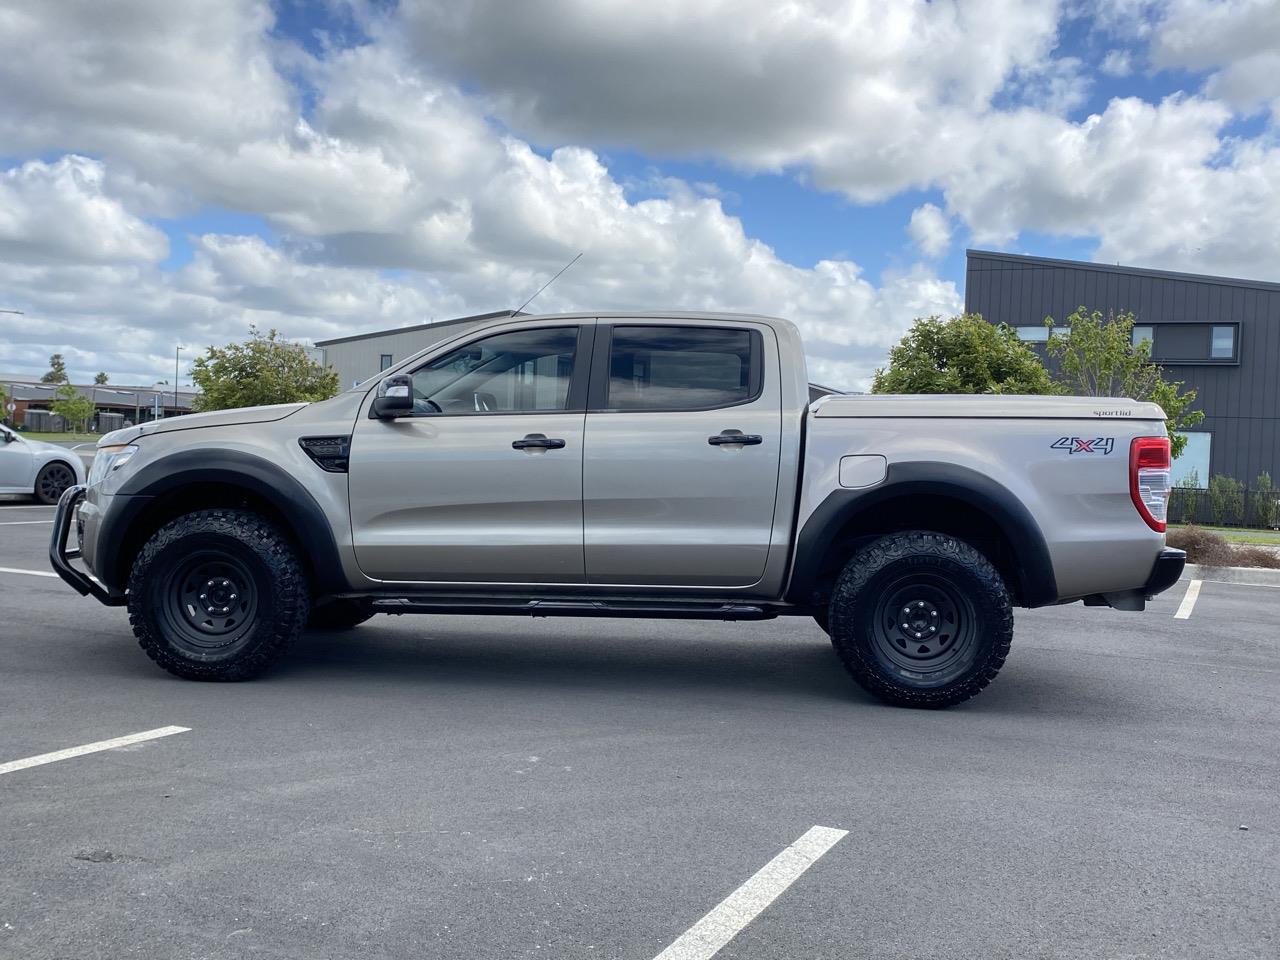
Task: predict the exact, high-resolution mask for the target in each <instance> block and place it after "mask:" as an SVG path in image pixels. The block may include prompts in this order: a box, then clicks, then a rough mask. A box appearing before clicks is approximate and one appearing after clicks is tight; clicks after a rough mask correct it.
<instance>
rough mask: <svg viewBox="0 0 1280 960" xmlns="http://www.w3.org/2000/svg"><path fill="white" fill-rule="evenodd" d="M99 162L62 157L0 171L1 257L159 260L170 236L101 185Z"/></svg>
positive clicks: (68, 260)
mask: <svg viewBox="0 0 1280 960" xmlns="http://www.w3.org/2000/svg"><path fill="white" fill-rule="evenodd" d="M103 180H104V171H103V165H102V164H101V163H99V162H97V161H94V160H89V159H87V158H85V157H77V156H66V157H63V158H62V159H61V160H58V161H57V162H56V163H52V164H49V163H43V162H41V161H39V160H32V161H30V162H29V163H25V164H23V165H22V166H20V167H15V168H13V169H11V170H4V171H0V260H10V261H25V262H35V263H47V262H59V263H106V262H112V261H122V260H145V261H154V260H161V259H163V258H164V257H166V256H167V255H168V252H169V241H168V239H167V238H166V237H165V235H164V234H163V233H162V232H161V231H159V230H157V229H156V228H155V227H153V226H151V225H149V224H147V223H145V222H144V221H142V220H140V219H139V218H138V217H135V216H133V215H132V214H131V213H129V212H128V211H126V210H125V208H124V206H123V205H122V204H121V203H120V201H119V200H117V199H115V198H114V197H110V196H107V195H106V194H105V193H104V190H103Z"/></svg>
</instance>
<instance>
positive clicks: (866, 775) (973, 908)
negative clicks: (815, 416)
mask: <svg viewBox="0 0 1280 960" xmlns="http://www.w3.org/2000/svg"><path fill="white" fill-rule="evenodd" d="M51 516H52V510H51V509H50V508H44V507H35V506H30V505H27V504H22V503H18V502H13V503H5V504H0V637H3V642H2V643H0V650H2V651H3V656H4V665H3V669H2V670H0V771H6V772H0V956H3V957H13V958H23V960H27V958H32V960H34V958H41V957H57V958H72V957H74V958H88V957H103V958H125V957H147V958H157V957H163V958H173V960H177V958H221V957H253V956H262V957H273V958H277V957H298V958H309V960H310V958H327V957H333V958H359V960H375V958H391V957H397V958H399V957H415V958H420V957H450V958H453V957H457V958H482V957H483V958H488V957H494V958H507V957H619V958H634V960H652V958H655V957H657V956H659V955H660V954H662V955H663V956H664V957H665V958H667V960H686V958H691V957H702V956H710V955H711V954H710V953H709V952H707V951H709V950H713V949H714V946H715V944H716V942H717V941H716V937H717V936H719V937H721V939H724V934H726V933H729V934H732V932H733V931H734V930H735V929H736V930H738V932H737V933H736V935H734V936H731V939H728V942H727V943H725V944H724V945H723V946H722V947H721V948H720V949H719V952H718V953H715V956H717V957H739V958H777V957H805V958H853V957H875V958H880V957H885V958H889V957H893V958H898V957H903V958H935V957H937V958H951V957H956V958H977V957H982V958H1002V957H1009V958H1013V957H1017V958H1024V957H1037V958H1038V957H1073V958H1074V957H1089V958H1146V957H1170V958H1173V957H1176V958H1188V957H1191V958H1199V957H1206V958H1209V957H1212V958H1234V957H1275V956H1277V955H1278V954H1280V937H1278V935H1277V925H1278V922H1280V921H1278V919H1277V918H1278V908H1277V902H1278V901H1280V896H1278V895H1280V842H1278V841H1277V827H1278V825H1280V824H1278V820H1280V816H1278V815H1280V682H1278V681H1280V634H1278V633H1277V630H1276V622H1277V619H1278V615H1280V588H1267V587H1253V586H1242V585H1234V584H1224V583H1213V582H1205V583H1204V584H1203V586H1202V588H1201V590H1200V592H1199V595H1198V597H1197V598H1196V599H1195V603H1194V606H1193V607H1192V608H1191V609H1190V610H1189V611H1186V607H1187V605H1186V604H1185V603H1184V602H1183V601H1184V597H1185V594H1186V588H1187V584H1186V583H1185V582H1184V583H1182V584H1179V585H1177V586H1176V587H1175V588H1174V589H1173V590H1171V591H1170V592H1169V593H1167V594H1165V595H1164V596H1162V597H1161V598H1158V599H1157V600H1156V601H1155V602H1154V603H1152V604H1150V605H1149V607H1148V610H1147V612H1146V613H1145V614H1124V613H1117V612H1114V611H1110V610H1098V609H1085V608H1084V607H1082V606H1080V605H1074V606H1069V607H1060V608H1051V609H1045V610H1034V611H1018V614H1017V634H1016V639H1015V643H1014V652H1013V655H1012V656H1011V658H1010V661H1009V663H1008V665H1007V667H1006V668H1005V670H1004V672H1003V673H1002V675H1001V677H1000V678H999V679H998V680H997V681H996V683H995V684H994V685H993V686H992V687H991V688H990V689H989V690H988V691H987V692H985V693H984V694H983V695H982V696H980V697H979V698H977V699H976V700H974V701H972V702H970V703H968V704H965V705H962V706H960V707H957V708H953V709H950V710H946V711H941V712H920V711H911V710H903V709H895V708H891V707H886V706H882V705H880V704H878V703H876V702H874V701H872V700H871V699H870V698H869V697H868V696H867V695H865V694H864V693H863V692H862V691H861V690H860V688H858V687H857V686H855V685H854V684H853V682H852V681H851V680H849V679H848V678H847V677H846V675H845V674H844V672H843V671H842V669H841V668H840V665H839V663H838V662H837V660H836V658H835V655H834V654H833V652H832V651H831V649H830V646H829V644H828V642H827V640H826V637H825V636H824V635H823V634H822V633H821V632H820V631H819V630H818V629H817V627H815V626H814V625H813V624H812V623H811V622H810V621H809V620H807V619H798V618H790V619H780V620H777V621H773V622H770V623H764V624H730V623H688V622H679V621H657V622H640V621H621V620H617V621H615V620H596V621H591V620H536V621H530V620H524V619H507V618H501V619H498V618H493V619H482V618H481V619H477V618H466V617H438V618H425V617H404V618H390V617H378V618H375V619H374V620H372V621H370V622H369V623H367V624H365V625H363V626H361V627H359V628H357V629H356V630H354V631H350V632H347V633H316V634H311V635H308V636H307V637H305V638H304V640H303V642H302V643H301V644H300V645H299V647H298V648H297V649H296V650H295V651H294V653H293V654H292V656H291V657H290V659H289V660H288V661H287V663H286V664H285V665H284V666H283V667H282V668H280V669H279V670H277V671H275V672H274V673H272V674H271V675H270V676H268V677H267V678H264V679H261V680H258V681H254V682H251V683H245V684H238V685H212V684H197V683H189V682H183V681H181V680H177V679H174V678H172V677H170V676H169V675H167V674H165V673H162V672H161V671H159V670H158V669H157V668H155V667H154V666H153V665H152V664H151V663H150V661H148V660H147V659H146V657H145V656H144V655H143V654H142V653H141V651H140V650H138V648H137V647H136V645H135V644H134V641H133V638H132V636H131V634H130V632H129V628H128V623H127V616H126V614H125V612H124V611H123V610H120V609H107V608H104V607H101V606H99V605H98V604H96V603H95V602H93V601H91V600H88V599H82V598H80V597H78V596H77V595H76V594H75V593H74V592H73V591H71V589H70V588H68V587H66V586H65V585H64V584H63V583H62V582H61V581H60V580H57V579H55V578H53V577H51V576H48V577H46V576H36V575H32V574H31V573H26V572H15V571H34V572H36V573H42V572H46V571H47V570H48V566H47V561H46V560H45V548H46V543H47V539H48V536H49V532H50V529H51V528H50V524H49V522H48V521H49V519H50V518H51ZM1180 607H1181V608H1183V609H1184V612H1187V613H1188V615H1187V616H1186V618H1185V619H1177V618H1175V616H1174V614H1175V612H1176V611H1177V610H1178V609H1179V608H1180ZM174 726H176V727H182V728H186V729H185V730H184V731H182V732H171V733H170V734H169V735H164V736H157V737H156V738H154V739H149V740H146V741H143V742H139V743H134V744H132V745H128V746H123V747H119V748H116V749H111V750H100V751H97V752H91V753H86V754H84V755H79V756H74V757H70V758H68V759H63V760H58V761H56V762H48V763H42V764H40V765H37V766H26V767H20V768H16V769H6V766H5V764H6V762H8V763H9V764H10V765H12V761H18V760H22V759H24V758H30V757H35V756H37V755H41V754H45V753H49V752H53V751H60V750H64V749H67V748H72V747H77V746H81V745H85V744H92V743H96V742H99V741H104V740H110V739H113V738H117V737H124V736H127V735H130V734H135V733H139V732H146V731H155V730H159V729H162V728H166V727H174ZM814 827H822V828H831V829H828V830H826V831H817V832H814V831H813V830H812V828H814ZM1245 828H1247V829H1245ZM843 831H847V833H843ZM793 845H796V846H793ZM775 858H777V859H775ZM767 864H771V866H770V867H769V869H767V870H764V871H762V872H761V873H760V875H759V877H757V879H756V880H754V881H752V882H751V883H748V881H749V878H752V877H753V875H756V874H757V871H761V868H763V867H765V866H766V865H767ZM744 884H747V888H746V892H745V893H742V894H735V891H738V890H739V888H740V887H742V886H743V885H744ZM726 899H727V900H728V903H727V905H726V906H725V907H724V908H722V909H721V908H717V905H718V904H721V902H722V901H726ZM717 909H719V912H716V911H717ZM708 914H711V915H712V916H711V918H710V919H709V920H707V921H705V922H703V923H702V924H701V925H699V923H700V921H702V920H703V918H704V917H707V916H708ZM689 931H692V933H690V932H689ZM664 950H665V951H666V953H665V954H664V953H663V951H664Z"/></svg>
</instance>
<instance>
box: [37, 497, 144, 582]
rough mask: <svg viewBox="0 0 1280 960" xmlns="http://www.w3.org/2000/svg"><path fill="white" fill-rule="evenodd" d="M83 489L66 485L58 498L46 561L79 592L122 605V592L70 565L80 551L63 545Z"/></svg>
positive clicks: (65, 544)
mask: <svg viewBox="0 0 1280 960" xmlns="http://www.w3.org/2000/svg"><path fill="white" fill-rule="evenodd" d="M87 490H88V487H86V486H84V484H76V485H75V486H73V487H68V488H67V491H66V492H65V493H64V494H63V495H62V498H61V499H60V500H59V501H58V512H57V513H56V514H55V515H54V518H53V536H52V538H51V539H50V541H49V563H50V565H51V566H52V567H53V572H54V573H56V574H57V575H58V576H60V577H61V578H62V579H63V580H65V581H66V582H67V583H68V584H70V585H71V587H72V588H73V589H74V590H75V591H76V592H77V593H79V594H81V595H82V596H86V597H93V598H94V599H95V600H98V601H99V602H101V603H105V604H106V605H107V606H109V607H119V606H123V605H124V603H125V595H124V594H123V593H120V592H117V591H115V590H109V589H107V588H106V587H104V586H103V585H102V584H101V583H99V582H98V581H97V580H95V579H93V577H91V576H89V575H88V574H87V573H85V572H84V571H83V570H77V569H76V568H75V567H73V566H72V565H71V561H72V560H76V559H78V558H79V556H80V551H79V550H78V549H76V550H71V549H68V548H67V534H68V533H70V532H71V521H72V520H74V519H75V515H76V507H77V506H79V504H80V501H81V500H83V499H84V495H85V492H86V491H87Z"/></svg>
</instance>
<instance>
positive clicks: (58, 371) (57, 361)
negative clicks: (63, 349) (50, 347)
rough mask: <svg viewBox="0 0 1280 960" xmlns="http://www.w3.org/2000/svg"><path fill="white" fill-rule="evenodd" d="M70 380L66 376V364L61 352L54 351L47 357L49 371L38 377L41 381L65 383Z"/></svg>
mask: <svg viewBox="0 0 1280 960" xmlns="http://www.w3.org/2000/svg"><path fill="white" fill-rule="evenodd" d="M70 380H71V378H70V377H68V376H67V364H66V361H65V360H63V359H62V354H60V353H55V354H54V355H53V356H51V357H50V358H49V372H48V373H46V374H45V375H44V376H43V377H41V378H40V382H41V383H67V382H69V381H70Z"/></svg>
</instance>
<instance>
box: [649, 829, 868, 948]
mask: <svg viewBox="0 0 1280 960" xmlns="http://www.w3.org/2000/svg"><path fill="white" fill-rule="evenodd" d="M848 833H849V831H848V830H837V829H835V828H834V827H810V828H809V829H808V830H806V831H805V832H804V834H803V835H802V836H801V837H800V839H799V840H797V841H796V842H795V843H793V844H791V846H789V847H787V849H785V850H783V851H782V852H781V853H780V854H778V855H777V856H776V857H774V858H773V859H772V860H770V861H769V862H768V863H766V864H765V865H764V866H763V867H761V868H760V869H759V871H757V872H756V875H755V876H753V877H752V878H751V879H750V880H748V881H747V882H746V883H744V884H743V885H742V886H740V887H739V888H738V889H737V890H735V891H733V893H731V894H729V896H727V897H725V898H724V899H723V900H722V901H720V903H719V904H718V905H717V906H716V907H715V908H714V909H713V910H712V911H711V912H710V913H708V914H707V915H706V916H705V917H703V918H702V919H701V920H699V921H698V922H697V923H695V924H694V925H693V926H692V927H690V928H689V929H688V930H687V931H685V932H684V933H682V934H681V935H680V936H679V937H678V938H677V939H676V940H675V942H674V943H672V944H671V946H669V947H667V949H665V950H663V951H662V952H661V953H660V954H658V956H657V957H656V958H655V960H708V958H709V957H713V956H715V955H716V954H717V953H719V952H720V950H721V948H722V947H724V945H725V944H727V943H728V942H729V941H730V940H732V939H733V938H734V937H736V936H737V935H738V933H739V932H740V931H741V930H742V928H743V927H745V926H746V925H747V924H748V923H750V922H751V921H752V920H754V919H755V918H756V917H758V916H759V915H760V913H761V912H762V911H763V910H764V909H765V907H767V906H769V904H771V903H773V901H774V900H776V899H777V898H778V896H779V895H780V894H781V893H782V892H783V891H784V890H786V889H787V887H789V886H791V884H793V883H795V882H796V880H798V879H799V878H800V876H801V875H802V874H803V873H804V872H805V871H806V870H808V869H809V868H810V867H811V866H813V865H814V864H815V863H816V862H817V861H818V858H819V857H821V856H822V855H823V854H824V853H826V852H827V851H828V850H830V849H831V848H832V847H834V846H835V845H836V844H837V843H839V842H840V840H841V839H843V838H844V837H845V836H847V835H848Z"/></svg>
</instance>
